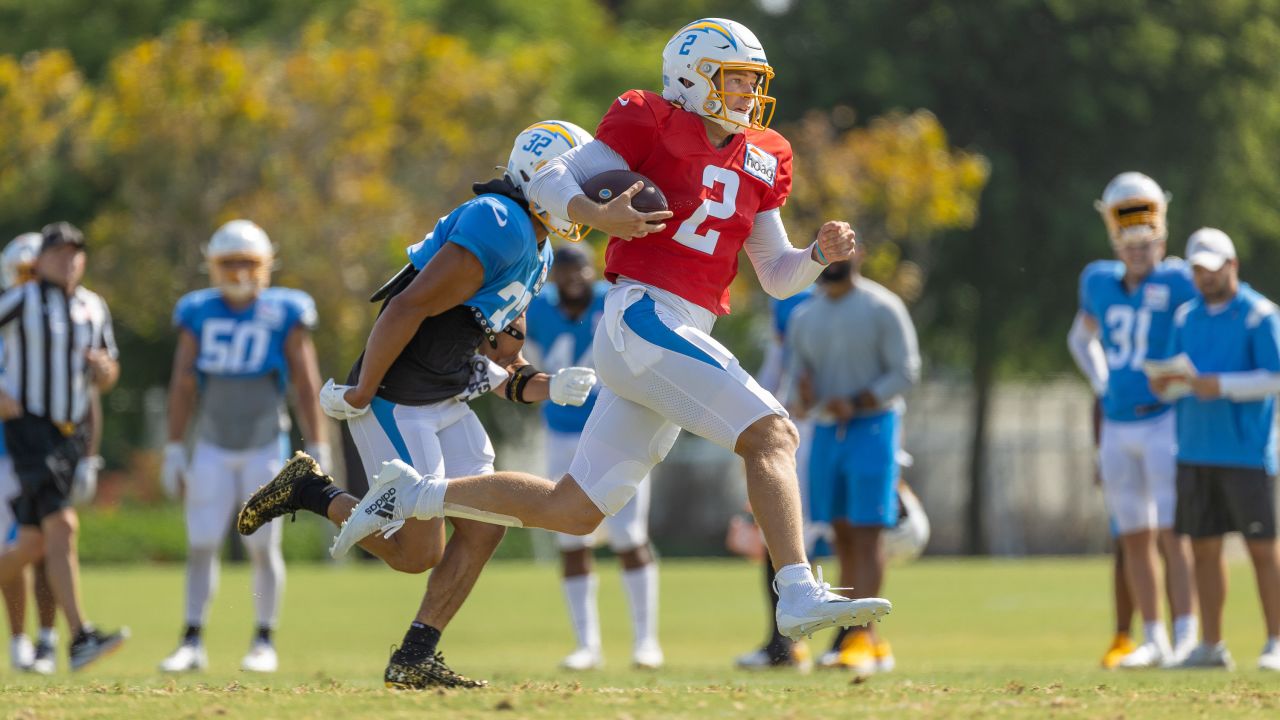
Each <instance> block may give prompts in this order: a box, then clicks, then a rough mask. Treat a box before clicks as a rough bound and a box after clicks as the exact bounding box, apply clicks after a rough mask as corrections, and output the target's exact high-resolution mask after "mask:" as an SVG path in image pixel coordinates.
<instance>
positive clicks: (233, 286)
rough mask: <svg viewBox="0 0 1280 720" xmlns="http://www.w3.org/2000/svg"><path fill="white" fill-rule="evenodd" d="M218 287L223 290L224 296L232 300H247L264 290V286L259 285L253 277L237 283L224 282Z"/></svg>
mask: <svg viewBox="0 0 1280 720" xmlns="http://www.w3.org/2000/svg"><path fill="white" fill-rule="evenodd" d="M218 289H219V290H221V291H222V296H223V297H225V298H226V299H228V300H230V301H231V302H246V301H248V300H252V299H254V298H256V297H257V296H258V293H260V292H262V288H260V287H258V283H256V282H254V281H253V279H252V278H248V279H245V280H242V281H240V282H237V283H223V284H222V285H221V286H219V288H218Z"/></svg>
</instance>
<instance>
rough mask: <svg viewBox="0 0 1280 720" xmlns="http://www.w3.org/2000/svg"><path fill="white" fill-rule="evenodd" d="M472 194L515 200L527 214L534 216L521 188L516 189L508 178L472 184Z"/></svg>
mask: <svg viewBox="0 0 1280 720" xmlns="http://www.w3.org/2000/svg"><path fill="white" fill-rule="evenodd" d="M471 192H473V193H475V194H476V195H501V196H502V197H505V198H508V199H510V200H514V201H515V203H516V204H517V205H519V206H520V207H522V208H524V211H525V212H527V213H529V214H530V215H533V211H532V210H530V209H529V200H528V199H527V198H525V196H524V193H523V192H521V191H520V188H518V187H516V186H515V183H512V182H511V180H509V179H508V178H505V177H500V178H494V179H492V180H488V181H486V182H478V183H472V184H471Z"/></svg>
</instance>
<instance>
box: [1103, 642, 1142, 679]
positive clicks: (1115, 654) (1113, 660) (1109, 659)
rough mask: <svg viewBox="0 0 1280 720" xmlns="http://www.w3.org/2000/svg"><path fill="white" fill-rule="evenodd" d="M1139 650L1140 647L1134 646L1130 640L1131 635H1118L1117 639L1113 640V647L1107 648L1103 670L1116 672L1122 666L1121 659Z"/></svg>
mask: <svg viewBox="0 0 1280 720" xmlns="http://www.w3.org/2000/svg"><path fill="white" fill-rule="evenodd" d="M1137 648H1138V646H1137V645H1134V644H1133V640H1131V639H1130V638H1129V633H1116V636H1115V638H1113V639H1112V640H1111V647H1109V648H1107V653H1106V654H1105V655H1103V656H1102V669H1103V670H1115V669H1116V666H1117V665H1119V664H1120V659H1121V658H1123V657H1124V656H1125V655H1128V654H1129V653H1131V652H1133V651H1134V650H1136V649H1137Z"/></svg>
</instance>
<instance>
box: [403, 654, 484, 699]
mask: <svg viewBox="0 0 1280 720" xmlns="http://www.w3.org/2000/svg"><path fill="white" fill-rule="evenodd" d="M382 679H383V680H384V681H385V682H386V684H387V687H389V688H392V689H395V690H425V689H427V688H432V687H442V688H453V687H461V688H479V687H484V686H486V685H488V684H489V683H487V682H485V681H483V680H472V679H471V678H469V677H464V676H462V675H459V674H458V673H456V672H454V671H453V670H450V669H449V666H448V665H446V664H445V663H444V654H443V653H440V652H436V653H435V654H432V653H428V652H424V651H422V650H419V649H416V648H415V647H414V646H413V645H410V644H406V645H404V646H402V647H400V648H399V649H393V651H392V653H391V661H390V662H388V663H387V671H386V673H385V674H384V675H383V676H382Z"/></svg>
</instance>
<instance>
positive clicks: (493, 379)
mask: <svg viewBox="0 0 1280 720" xmlns="http://www.w3.org/2000/svg"><path fill="white" fill-rule="evenodd" d="M510 375H511V373H508V372H507V369H506V368H504V367H502V366H501V365H499V364H498V363H496V362H494V361H492V360H490V359H489V358H487V357H485V356H484V355H472V356H471V379H470V380H468V381H467V389H466V390H463V391H462V392H460V393H458V394H457V395H454V397H455V398H457V399H458V400H461V401H462V402H471V401H472V400H475V399H476V398H478V397H480V396H481V395H484V394H485V393H487V392H491V391H492V390H493V389H494V388H496V387H498V386H499V385H501V384H502V383H503V381H504V380H506V379H507V378H508V377H510Z"/></svg>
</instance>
